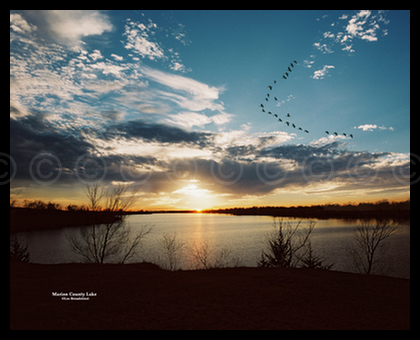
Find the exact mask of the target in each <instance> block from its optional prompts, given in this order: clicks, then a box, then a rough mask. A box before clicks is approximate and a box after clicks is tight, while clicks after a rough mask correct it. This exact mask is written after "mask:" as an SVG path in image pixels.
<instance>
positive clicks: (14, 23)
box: [10, 13, 37, 33]
mask: <svg viewBox="0 0 420 340" xmlns="http://www.w3.org/2000/svg"><path fill="white" fill-rule="evenodd" d="M10 28H11V29H12V30H13V31H15V32H18V33H28V32H32V31H35V30H36V29H37V28H36V26H34V25H31V24H29V23H28V22H27V21H26V20H25V19H23V18H22V16H21V15H20V14H14V13H10Z"/></svg>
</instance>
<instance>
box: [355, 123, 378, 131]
mask: <svg viewBox="0 0 420 340" xmlns="http://www.w3.org/2000/svg"><path fill="white" fill-rule="evenodd" d="M377 127H378V126H377V125H376V124H365V125H360V126H358V127H357V128H358V129H359V130H363V131H373V130H374V129H376V128H377Z"/></svg>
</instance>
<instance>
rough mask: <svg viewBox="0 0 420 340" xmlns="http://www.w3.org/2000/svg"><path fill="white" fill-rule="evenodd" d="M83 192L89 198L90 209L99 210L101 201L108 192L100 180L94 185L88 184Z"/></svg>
mask: <svg viewBox="0 0 420 340" xmlns="http://www.w3.org/2000/svg"><path fill="white" fill-rule="evenodd" d="M83 192H84V193H85V195H86V197H87V198H88V200H89V209H91V210H93V211H98V210H99V209H100V206H99V202H100V201H101V200H102V198H103V197H104V196H105V194H106V192H105V188H104V187H103V186H102V185H101V184H100V183H99V182H98V183H95V184H92V185H86V187H85V188H84V189H83Z"/></svg>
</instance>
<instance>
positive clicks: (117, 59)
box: [111, 53, 124, 61]
mask: <svg viewBox="0 0 420 340" xmlns="http://www.w3.org/2000/svg"><path fill="white" fill-rule="evenodd" d="M111 57H112V58H114V59H115V60H116V61H123V60H124V58H123V57H121V56H119V55H117V54H114V53H112V54H111Z"/></svg>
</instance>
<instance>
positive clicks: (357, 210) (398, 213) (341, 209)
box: [10, 201, 410, 233]
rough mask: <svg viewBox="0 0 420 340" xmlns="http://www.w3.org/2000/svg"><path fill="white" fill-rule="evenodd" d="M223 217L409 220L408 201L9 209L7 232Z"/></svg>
mask: <svg viewBox="0 0 420 340" xmlns="http://www.w3.org/2000/svg"><path fill="white" fill-rule="evenodd" d="M197 213H202V214H226V215H234V216H273V217H296V218H316V219H331V218H336V219H385V218H387V219H394V220H401V221H407V220H410V201H406V202H398V203H388V202H385V203H375V204H370V203H366V204H359V205H354V206H353V205H346V206H340V205H327V206H310V207H302V206H299V207H252V208H229V209H217V210H216V209H210V210H203V211H197V210H162V211H144V210H141V211H128V212H106V211H88V210H79V211H66V210H48V209H29V208H10V232H11V233H17V232H23V231H41V230H52V229H61V228H66V227H82V226H89V225H93V224H103V223H110V222H118V221H122V220H123V216H124V215H141V214H148V215H149V214H197Z"/></svg>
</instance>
